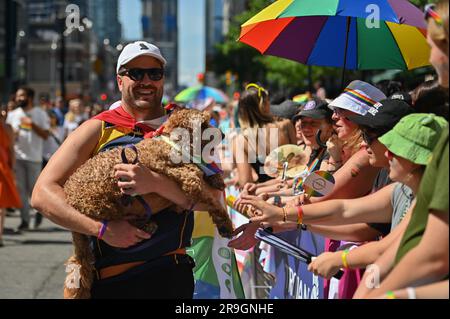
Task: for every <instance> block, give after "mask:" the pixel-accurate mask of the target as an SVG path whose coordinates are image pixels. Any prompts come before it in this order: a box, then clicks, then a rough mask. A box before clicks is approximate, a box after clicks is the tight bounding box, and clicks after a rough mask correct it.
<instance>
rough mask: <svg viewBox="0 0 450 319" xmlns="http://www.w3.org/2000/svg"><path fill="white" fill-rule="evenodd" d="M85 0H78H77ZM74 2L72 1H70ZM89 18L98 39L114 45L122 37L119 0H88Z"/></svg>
mask: <svg viewBox="0 0 450 319" xmlns="http://www.w3.org/2000/svg"><path fill="white" fill-rule="evenodd" d="M80 1H84V2H86V1H87V0H78V2H80ZM72 2H74V1H72ZM88 2H89V6H88V14H89V18H90V19H91V20H92V22H93V28H94V32H95V33H96V35H97V37H98V39H99V41H102V42H103V41H106V43H107V44H110V45H111V46H113V47H116V46H117V45H118V44H119V43H120V41H121V39H122V25H121V23H120V21H119V0H90V1H88Z"/></svg>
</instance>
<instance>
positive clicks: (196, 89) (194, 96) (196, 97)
mask: <svg viewBox="0 0 450 319" xmlns="http://www.w3.org/2000/svg"><path fill="white" fill-rule="evenodd" d="M209 98H212V99H214V101H216V102H217V103H228V101H229V99H228V96H226V95H225V93H223V92H222V91H220V90H218V89H215V88H213V87H210V86H202V85H198V86H193V87H189V88H187V89H184V90H183V91H181V92H180V93H178V94H177V96H175V102H182V103H189V102H201V101H205V100H206V99H209Z"/></svg>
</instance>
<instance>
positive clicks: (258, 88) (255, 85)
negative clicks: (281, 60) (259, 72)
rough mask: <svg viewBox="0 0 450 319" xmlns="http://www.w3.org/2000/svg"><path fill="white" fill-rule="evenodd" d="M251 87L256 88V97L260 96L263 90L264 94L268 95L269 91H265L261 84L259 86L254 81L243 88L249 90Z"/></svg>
mask: <svg viewBox="0 0 450 319" xmlns="http://www.w3.org/2000/svg"><path fill="white" fill-rule="evenodd" d="M251 88H255V89H257V90H258V97H259V98H261V96H262V92H264V93H265V94H266V95H269V92H267V90H266V89H265V88H263V87H262V86H259V85H258V84H255V83H250V84H249V85H247V86H246V87H245V90H246V91H247V90H249V89H251Z"/></svg>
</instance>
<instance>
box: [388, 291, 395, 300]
mask: <svg viewBox="0 0 450 319" xmlns="http://www.w3.org/2000/svg"><path fill="white" fill-rule="evenodd" d="M386 297H387V299H397V297H396V296H395V295H394V292H392V291H388V292H386Z"/></svg>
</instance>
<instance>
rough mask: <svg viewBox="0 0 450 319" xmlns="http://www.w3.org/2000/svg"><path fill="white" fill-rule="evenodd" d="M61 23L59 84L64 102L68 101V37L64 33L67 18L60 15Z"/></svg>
mask: <svg viewBox="0 0 450 319" xmlns="http://www.w3.org/2000/svg"><path fill="white" fill-rule="evenodd" d="M58 21H59V24H60V40H61V42H60V44H61V48H60V49H59V60H60V63H61V64H60V65H61V67H60V69H59V85H60V90H61V97H62V99H63V101H64V104H65V103H66V72H65V68H66V37H65V35H64V21H65V19H64V18H63V17H59V19H58Z"/></svg>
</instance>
